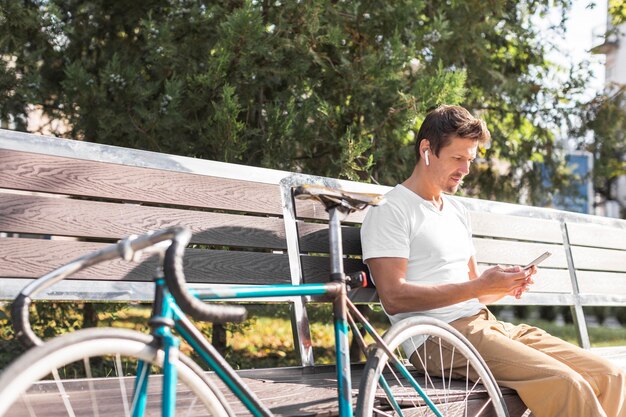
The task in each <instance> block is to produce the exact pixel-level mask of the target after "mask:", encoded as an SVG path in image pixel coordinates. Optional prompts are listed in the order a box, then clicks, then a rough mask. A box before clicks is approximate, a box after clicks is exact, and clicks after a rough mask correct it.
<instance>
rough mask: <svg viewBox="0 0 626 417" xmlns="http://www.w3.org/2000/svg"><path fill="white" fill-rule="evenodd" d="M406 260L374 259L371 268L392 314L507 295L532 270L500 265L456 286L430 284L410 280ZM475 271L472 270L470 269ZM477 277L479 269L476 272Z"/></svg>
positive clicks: (523, 282)
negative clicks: (513, 268) (407, 276)
mask: <svg viewBox="0 0 626 417" xmlns="http://www.w3.org/2000/svg"><path fill="white" fill-rule="evenodd" d="M407 264H408V260H407V259H405V258H371V259H368V260H367V265H368V267H369V268H370V271H371V272H372V275H373V276H374V280H375V282H376V290H377V292H378V296H379V297H380V300H381V302H382V304H383V306H384V307H385V311H386V312H387V313H388V314H398V313H404V312H410V311H424V310H431V309H434V308H439V307H447V306H449V305H452V304H456V303H460V302H462V301H466V300H469V299H472V298H478V299H479V300H481V299H483V298H484V297H486V296H490V295H499V297H500V298H501V297H503V296H504V295H506V294H508V293H511V292H513V291H515V290H516V289H517V288H521V287H522V286H523V285H525V283H526V278H527V277H528V276H529V274H530V273H531V272H532V271H528V270H526V271H525V270H515V271H511V270H505V269H504V268H502V267H500V266H494V267H492V268H489V269H487V270H486V271H485V272H483V273H482V274H481V275H480V276H478V275H476V277H475V279H470V280H468V281H464V282H460V283H454V284H438V285H426V284H416V283H413V282H408V281H407V280H406V270H407ZM470 271H471V270H470ZM474 273H475V274H476V270H474Z"/></svg>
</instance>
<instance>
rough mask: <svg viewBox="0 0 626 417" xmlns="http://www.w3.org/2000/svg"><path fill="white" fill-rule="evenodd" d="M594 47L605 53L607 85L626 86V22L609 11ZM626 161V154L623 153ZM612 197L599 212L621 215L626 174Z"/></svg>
mask: <svg viewBox="0 0 626 417" xmlns="http://www.w3.org/2000/svg"><path fill="white" fill-rule="evenodd" d="M593 45H594V47H593V48H592V50H591V52H593V53H595V54H603V55H605V57H606V60H605V71H604V72H605V81H604V83H605V87H606V88H607V89H608V90H609V91H610V90H617V89H620V88H623V87H625V86H626V23H624V24H621V25H619V26H614V25H613V24H612V23H611V16H610V15H609V13H608V11H607V25H606V28H604V27H603V28H602V29H601V30H595V31H594V42H593ZM622 160H623V161H626V154H625V155H622ZM610 197H611V198H610V199H609V200H607V201H604V202H598V206H597V212H596V213H597V214H600V215H604V216H609V217H621V216H620V212H626V175H622V176H621V177H619V178H618V179H617V180H616V181H615V182H614V183H613V185H612V188H611V196H610Z"/></svg>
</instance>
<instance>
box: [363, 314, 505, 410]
mask: <svg viewBox="0 0 626 417" xmlns="http://www.w3.org/2000/svg"><path fill="white" fill-rule="evenodd" d="M384 340H385V342H386V343H387V345H388V346H389V348H390V349H391V351H392V352H393V353H394V356H396V358H398V359H399V361H400V362H401V363H402V364H403V365H404V366H405V367H406V368H407V369H408V370H409V373H410V374H411V375H412V376H413V378H414V379H415V381H417V383H418V384H419V386H420V388H419V389H421V390H422V392H423V393H424V394H425V395H422V394H421V393H419V392H418V389H416V388H415V387H413V386H412V385H411V384H410V382H409V381H408V380H407V378H405V377H404V376H403V375H402V374H401V372H400V371H399V370H398V368H397V367H396V366H394V365H393V363H392V362H393V361H391V360H390V358H389V357H388V356H387V354H386V353H385V352H384V351H383V350H382V349H381V348H375V349H374V350H373V351H371V352H370V354H369V355H368V359H367V363H366V365H365V369H364V373H363V376H362V378H361V384H360V389H359V396H358V400H357V411H356V415H357V416H362V417H366V416H367V417H371V416H377V415H380V416H391V415H401V416H436V415H437V414H436V413H435V412H434V411H433V410H432V408H431V406H429V405H428V401H430V402H431V405H434V407H436V409H437V410H438V413H439V415H441V416H445V417H451V416H474V417H476V416H483V417H484V416H497V417H508V413H507V410H506V405H505V404H504V401H503V399H502V394H501V393H500V389H499V388H498V385H497V383H496V382H495V379H494V378H493V376H492V375H491V372H490V371H489V370H488V368H487V366H486V364H485V363H484V361H483V360H482V358H481V357H480V355H479V354H478V352H477V351H476V350H475V348H474V347H473V346H472V345H471V344H470V343H469V342H468V341H467V339H465V337H463V336H462V335H461V334H460V333H459V332H458V331H456V329H454V328H453V327H451V326H449V325H448V324H446V323H444V322H441V321H439V320H434V319H429V318H421V317H416V318H409V319H406V320H402V321H401V322H398V323H396V324H395V325H393V326H391V328H390V329H389V330H388V331H387V333H386V334H385V336H384ZM425 340H428V342H424V341H425ZM422 342H424V343H422ZM420 343H421V344H420ZM418 345H419V347H416V346H418ZM413 351H414V353H412V356H411V357H410V358H408V357H407V354H406V353H405V352H413ZM413 364H416V365H415V366H414V365H413Z"/></svg>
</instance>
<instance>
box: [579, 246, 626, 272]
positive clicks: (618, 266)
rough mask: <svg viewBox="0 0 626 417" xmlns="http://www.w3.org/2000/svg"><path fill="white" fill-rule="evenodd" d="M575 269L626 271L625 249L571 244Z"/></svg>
mask: <svg viewBox="0 0 626 417" xmlns="http://www.w3.org/2000/svg"><path fill="white" fill-rule="evenodd" d="M572 258H573V260H574V267H576V269H586V270H594V271H612V272H626V251H622V250H613V249H599V248H587V247H582V246H572Z"/></svg>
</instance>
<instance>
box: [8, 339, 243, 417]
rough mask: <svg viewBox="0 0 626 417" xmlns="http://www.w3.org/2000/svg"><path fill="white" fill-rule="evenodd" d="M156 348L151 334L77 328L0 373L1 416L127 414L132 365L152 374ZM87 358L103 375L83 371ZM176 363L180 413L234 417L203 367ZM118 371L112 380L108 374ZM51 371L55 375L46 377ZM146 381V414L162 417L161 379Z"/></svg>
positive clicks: (158, 356)
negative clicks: (145, 365)
mask: <svg viewBox="0 0 626 417" xmlns="http://www.w3.org/2000/svg"><path fill="white" fill-rule="evenodd" d="M155 346H156V343H155V340H154V338H153V337H152V336H149V335H146V334H143V333H139V332H135V331H132V330H125V329H111V328H93V329H84V330H78V331H76V332H73V333H68V334H66V335H63V336H60V337H56V338H54V339H51V340H49V341H47V342H46V343H44V344H43V345H41V346H37V347H35V348H32V349H30V350H29V351H27V352H26V353H24V354H23V355H22V356H21V357H19V358H18V359H17V360H16V361H14V362H13V363H12V364H11V365H10V366H9V367H7V368H6V369H5V370H4V371H3V372H2V374H1V375H0V416H6V417H21V416H29V417H33V416H71V417H74V416H80V417H83V416H93V417H99V416H100V417H104V416H130V415H132V410H131V408H133V407H134V403H133V399H132V398H131V396H132V392H133V384H134V382H135V379H136V378H135V376H136V375H134V371H133V370H132V369H133V366H134V364H136V362H137V360H143V361H145V362H146V363H150V364H151V366H152V368H151V369H153V370H155V369H156V367H160V366H161V365H162V363H163V357H164V352H163V350H161V349H158V348H156V347H155ZM85 357H88V358H89V361H88V363H89V364H90V365H93V366H98V369H95V372H96V373H101V372H104V373H105V374H104V375H94V373H93V372H94V369H91V367H90V370H89V371H87V370H86V368H81V365H80V363H85V364H86V363H87V362H84V359H85ZM179 359H180V360H179V361H176V362H175V363H176V369H177V371H178V384H177V387H176V391H177V401H176V409H177V410H181V412H180V413H178V414H179V415H190V416H191V415H203V416H205V415H209V416H219V417H231V416H234V415H235V414H234V413H233V412H232V410H231V409H230V407H229V406H228V404H227V402H226V400H225V398H224V396H223V395H222V394H221V393H220V391H219V390H217V389H216V387H215V384H214V383H213V382H212V381H211V380H210V379H209V378H208V377H207V376H206V375H205V373H204V372H203V370H202V368H200V366H199V365H197V364H196V363H195V362H193V361H192V360H191V359H190V358H188V357H187V356H185V355H182V354H181V355H179ZM109 363H110V365H109ZM120 365H121V367H120ZM121 368H123V371H122V372H118V373H117V374H116V375H115V377H114V378H113V377H111V375H110V374H109V375H106V373H109V372H113V371H119V369H121ZM54 370H56V376H53V377H52V379H49V377H50V376H51V375H54V372H55V371H54ZM70 374H71V375H70ZM61 376H64V377H66V376H70V378H61ZM149 381H150V385H149V388H148V409H147V411H146V414H147V415H161V405H160V404H161V391H162V389H161V386H160V385H162V384H160V375H159V374H157V373H155V372H153V373H152V374H151V376H150V379H149ZM155 388H156V389H155ZM151 394H153V395H151Z"/></svg>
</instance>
